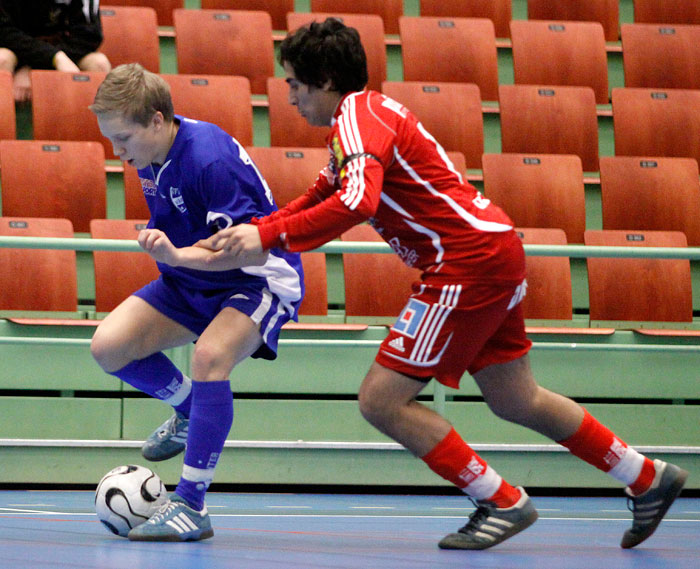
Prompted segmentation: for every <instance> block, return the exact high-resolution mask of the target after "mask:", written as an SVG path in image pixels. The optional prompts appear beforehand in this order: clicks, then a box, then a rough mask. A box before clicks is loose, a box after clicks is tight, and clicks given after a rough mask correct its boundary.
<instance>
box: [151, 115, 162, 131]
mask: <svg viewBox="0 0 700 569" xmlns="http://www.w3.org/2000/svg"><path fill="white" fill-rule="evenodd" d="M151 124H152V125H153V126H154V127H155V128H156V129H159V128H162V127H163V125H164V124H165V117H164V116H163V113H161V112H160V111H156V112H155V113H153V117H151Z"/></svg>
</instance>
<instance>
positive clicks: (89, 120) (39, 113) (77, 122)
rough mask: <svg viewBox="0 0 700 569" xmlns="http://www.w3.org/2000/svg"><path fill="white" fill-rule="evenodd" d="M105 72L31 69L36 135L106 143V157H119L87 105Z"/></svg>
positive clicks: (92, 98) (93, 97)
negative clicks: (66, 71)
mask: <svg viewBox="0 0 700 569" xmlns="http://www.w3.org/2000/svg"><path fill="white" fill-rule="evenodd" d="M105 75H106V74H105V73H99V72H92V73H65V72H63V71H45V70H32V71H31V81H32V125H33V129H34V135H33V136H34V139H35V140H88V141H97V142H100V143H101V144H102V146H103V147H104V152H105V157H106V158H109V159H113V158H116V157H115V156H114V153H113V152H112V144H111V143H110V142H109V140H107V139H106V138H105V137H103V136H102V133H101V132H100V128H99V127H98V126H97V119H96V118H95V115H94V114H93V113H92V111H91V110H90V109H89V108H88V106H89V105H91V104H92V102H93V101H94V100H95V93H96V92H97V88H98V87H99V86H100V84H101V83H102V81H104V78H105ZM57 101H60V104H57V103H56V102H57Z"/></svg>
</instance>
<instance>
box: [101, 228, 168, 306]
mask: <svg viewBox="0 0 700 569" xmlns="http://www.w3.org/2000/svg"><path fill="white" fill-rule="evenodd" d="M147 222H148V220H146V219H93V220H92V221H90V234H91V236H92V238H93V239H131V240H136V238H137V237H138V234H139V231H141V229H144V228H145V227H146V223H147ZM93 259H94V263H95V311H96V312H109V311H111V310H113V309H114V308H116V307H117V305H118V304H119V303H121V302H122V301H123V300H124V299H125V298H127V297H128V296H129V295H131V294H132V293H133V292H134V291H136V290H138V289H140V288H141V287H142V286H144V285H146V284H148V283H149V282H151V281H152V280H154V279H157V278H158V275H159V274H160V271H158V267H157V266H156V262H155V261H154V260H153V259H152V258H151V256H150V255H148V254H147V253H145V252H131V251H94V252H93Z"/></svg>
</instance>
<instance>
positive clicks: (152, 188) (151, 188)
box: [139, 178, 157, 196]
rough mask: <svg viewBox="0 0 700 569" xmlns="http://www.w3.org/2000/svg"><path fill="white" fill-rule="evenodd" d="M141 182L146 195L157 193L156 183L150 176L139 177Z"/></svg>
mask: <svg viewBox="0 0 700 569" xmlns="http://www.w3.org/2000/svg"><path fill="white" fill-rule="evenodd" d="M139 181H140V182H141V189H142V190H143V195H144V196H155V195H156V191H157V188H156V183H155V182H154V181H153V180H151V179H149V178H139Z"/></svg>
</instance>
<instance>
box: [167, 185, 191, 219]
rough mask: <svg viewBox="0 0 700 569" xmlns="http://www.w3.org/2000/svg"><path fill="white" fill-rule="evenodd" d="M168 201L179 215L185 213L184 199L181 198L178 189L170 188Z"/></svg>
mask: <svg viewBox="0 0 700 569" xmlns="http://www.w3.org/2000/svg"><path fill="white" fill-rule="evenodd" d="M170 201H171V202H173V205H174V206H175V207H176V208H177V209H178V210H179V211H180V213H185V212H186V211H187V206H186V205H185V198H183V197H182V194H181V193H180V188H173V187H172V186H170Z"/></svg>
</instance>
